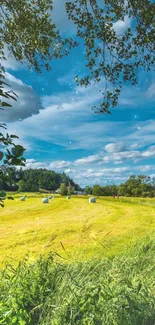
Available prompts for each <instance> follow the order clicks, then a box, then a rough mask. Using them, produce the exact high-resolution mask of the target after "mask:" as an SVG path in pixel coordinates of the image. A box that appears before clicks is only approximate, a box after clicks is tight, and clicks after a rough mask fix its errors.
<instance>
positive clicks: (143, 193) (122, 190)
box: [0, 167, 155, 197]
mask: <svg viewBox="0 0 155 325" xmlns="http://www.w3.org/2000/svg"><path fill="white" fill-rule="evenodd" d="M61 184H64V186H66V187H70V188H71V189H72V191H71V192H72V194H74V190H75V191H82V192H83V194H86V195H94V196H117V195H120V196H130V197H155V177H153V178H151V177H149V176H145V175H138V176H135V175H133V176H130V177H129V178H128V179H127V181H126V182H125V183H122V184H120V185H115V184H113V185H105V186H100V185H98V184H96V185H94V186H86V187H85V189H81V187H80V186H79V185H78V184H76V183H75V182H74V181H73V180H72V179H71V178H70V177H69V176H68V175H66V174H65V173H56V172H55V171H51V170H47V169H25V170H24V169H22V168H20V169H18V168H14V167H8V168H7V167H6V168H5V172H4V171H3V173H1V176H0V190H4V191H19V192H39V191H40V190H47V191H51V192H54V191H56V190H58V189H59V188H61Z"/></svg>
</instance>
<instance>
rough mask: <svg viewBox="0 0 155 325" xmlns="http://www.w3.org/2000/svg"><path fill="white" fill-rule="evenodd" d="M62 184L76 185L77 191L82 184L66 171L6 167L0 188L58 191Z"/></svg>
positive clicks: (0, 178)
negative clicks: (76, 181)
mask: <svg viewBox="0 0 155 325" xmlns="http://www.w3.org/2000/svg"><path fill="white" fill-rule="evenodd" d="M61 184H64V186H65V187H69V186H71V187H74V189H75V190H76V191H78V190H80V186H79V185H78V184H75V183H74V181H73V180H72V179H71V178H70V177H69V176H67V175H66V174H65V173H56V172H55V171H51V170H47V169H42V168H41V169H25V170H24V169H22V168H15V167H10V168H9V167H6V168H5V171H4V170H3V173H1V177H0V190H4V191H17V190H18V191H19V192H38V191H39V190H40V189H42V190H47V191H56V190H57V189H58V188H60V186H61Z"/></svg>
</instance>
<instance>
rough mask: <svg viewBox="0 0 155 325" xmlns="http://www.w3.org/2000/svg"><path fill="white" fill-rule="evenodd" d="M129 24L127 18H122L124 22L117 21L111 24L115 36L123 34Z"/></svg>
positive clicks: (129, 21) (129, 20)
mask: <svg viewBox="0 0 155 325" xmlns="http://www.w3.org/2000/svg"><path fill="white" fill-rule="evenodd" d="M130 23H131V19H130V18H129V17H128V16H125V17H124V20H118V21H116V22H115V23H113V28H114V30H115V32H116V33H117V34H121V33H123V32H124V31H125V30H126V29H127V28H128V27H129V26H130Z"/></svg>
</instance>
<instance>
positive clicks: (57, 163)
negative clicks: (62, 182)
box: [49, 160, 71, 169]
mask: <svg viewBox="0 0 155 325" xmlns="http://www.w3.org/2000/svg"><path fill="white" fill-rule="evenodd" d="M70 164H71V163H70V162H69V161H64V160H58V161H54V162H52V163H51V164H50V165H49V168H50V169H63V168H66V167H68V166H69V165H70Z"/></svg>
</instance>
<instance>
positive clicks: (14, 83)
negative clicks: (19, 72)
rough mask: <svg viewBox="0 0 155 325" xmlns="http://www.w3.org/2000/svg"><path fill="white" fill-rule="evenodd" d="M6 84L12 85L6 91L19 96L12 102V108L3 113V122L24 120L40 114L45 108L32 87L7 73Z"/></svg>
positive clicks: (5, 109)
mask: <svg viewBox="0 0 155 325" xmlns="http://www.w3.org/2000/svg"><path fill="white" fill-rule="evenodd" d="M5 77H6V80H5V81H6V83H8V84H9V85H10V87H9V88H6V90H13V91H14V92H15V93H16V95H17V96H18V98H17V101H14V100H10V101H9V103H10V104H11V105H12V108H11V107H5V108H4V110H3V111H1V121H3V122H12V121H17V120H24V119H25V118H27V117H29V116H32V115H34V114H38V113H39V111H40V110H41V109H42V108H43V107H42V105H41V101H40V97H39V96H38V94H37V93H36V92H35V91H34V90H33V88H32V87H31V86H28V85H26V84H25V83H23V82H22V81H21V80H20V79H17V78H15V77H14V76H13V75H11V74H10V73H8V72H6V74H5Z"/></svg>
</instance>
